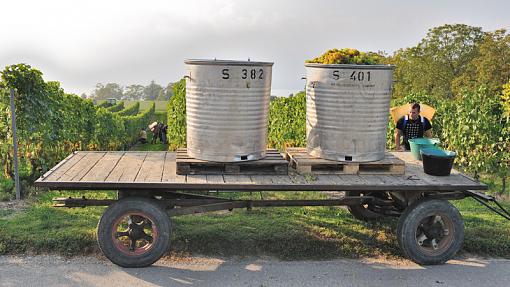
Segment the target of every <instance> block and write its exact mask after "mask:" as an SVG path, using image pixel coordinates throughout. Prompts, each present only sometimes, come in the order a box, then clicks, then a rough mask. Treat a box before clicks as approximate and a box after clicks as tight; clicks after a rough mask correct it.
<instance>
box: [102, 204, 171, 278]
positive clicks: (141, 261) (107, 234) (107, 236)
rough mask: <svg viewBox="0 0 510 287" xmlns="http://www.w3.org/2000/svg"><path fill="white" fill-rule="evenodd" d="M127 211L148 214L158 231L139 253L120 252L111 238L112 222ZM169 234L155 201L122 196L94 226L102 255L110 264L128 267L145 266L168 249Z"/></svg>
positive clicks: (167, 219) (166, 222)
mask: <svg viewBox="0 0 510 287" xmlns="http://www.w3.org/2000/svg"><path fill="white" fill-rule="evenodd" d="M131 212H139V213H144V214H146V215H148V216H150V217H151V218H152V219H153V220H151V221H152V222H153V224H155V225H156V226H155V227H156V228H157V230H158V236H157V237H156V239H154V242H153V243H152V244H153V247H152V248H151V249H150V250H148V251H146V252H145V253H143V254H141V255H127V254H124V253H123V252H122V251H121V250H119V249H118V248H117V246H116V245H115V243H114V241H113V239H112V237H111V234H112V233H111V232H112V229H113V228H114V225H115V222H116V221H117V220H118V219H119V218H121V217H123V216H125V215H126V214H127V213H131ZM170 234H171V222H170V218H169V217H168V215H167V214H166V212H165V210H164V209H163V208H162V207H161V206H159V205H158V204H157V202H156V201H155V200H151V199H148V198H141V197H126V198H123V199H121V200H119V201H117V202H115V203H114V204H112V205H110V206H109V207H108V208H107V209H106V210H105V211H104V213H103V215H102V216H101V218H100V220H99V223H98V226H97V241H98V244H99V248H100V249H101V251H102V252H103V254H104V255H105V256H106V257H107V258H108V259H110V261H112V262H113V263H115V264H117V265H119V266H122V267H128V268H134V267H147V266H150V265H151V264H153V263H154V262H156V261H157V260H158V259H159V258H161V256H163V255H164V254H165V253H166V252H168V250H169V248H170Z"/></svg>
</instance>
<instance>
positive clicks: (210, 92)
mask: <svg viewBox="0 0 510 287" xmlns="http://www.w3.org/2000/svg"><path fill="white" fill-rule="evenodd" d="M184 62H185V64H186V123H187V150H188V155H189V156H190V157H192V158H197V159H202V160H208V161H219V162H236V161H246V160H257V159H261V158H263V157H265V153H266V145H267V125H268V113H269V100H270V95H271V72H272V66H273V63H270V62H251V61H226V60H186V61H184Z"/></svg>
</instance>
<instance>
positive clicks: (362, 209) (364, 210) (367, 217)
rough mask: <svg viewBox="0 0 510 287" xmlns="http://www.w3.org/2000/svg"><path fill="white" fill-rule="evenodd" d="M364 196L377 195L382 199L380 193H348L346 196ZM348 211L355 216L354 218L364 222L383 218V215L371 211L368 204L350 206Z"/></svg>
mask: <svg viewBox="0 0 510 287" xmlns="http://www.w3.org/2000/svg"><path fill="white" fill-rule="evenodd" d="M363 195H375V196H378V197H381V194H380V193H374V194H372V193H370V192H369V193H364V192H361V191H346V192H345V196H363ZM347 209H348V210H349V212H350V213H351V214H352V216H354V218H356V219H359V220H363V221H372V220H376V219H379V218H382V217H383V215H382V214H380V213H377V212H374V211H372V210H370V209H369V206H368V204H357V205H348V206H347Z"/></svg>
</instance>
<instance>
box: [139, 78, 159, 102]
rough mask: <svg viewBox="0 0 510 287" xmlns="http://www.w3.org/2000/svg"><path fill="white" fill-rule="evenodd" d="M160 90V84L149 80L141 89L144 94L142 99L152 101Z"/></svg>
mask: <svg viewBox="0 0 510 287" xmlns="http://www.w3.org/2000/svg"><path fill="white" fill-rule="evenodd" d="M161 90H163V87H162V86H160V85H158V84H156V83H155V82H154V81H151V83H150V84H149V85H148V86H146V87H145V88H144V90H143V93H144V95H145V97H144V99H145V100H151V101H154V100H155V99H156V98H157V97H158V96H159V92H160V91H161Z"/></svg>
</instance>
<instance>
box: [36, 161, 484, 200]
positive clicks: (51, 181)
mask: <svg viewBox="0 0 510 287" xmlns="http://www.w3.org/2000/svg"><path fill="white" fill-rule="evenodd" d="M392 154H393V155H394V156H395V157H397V158H400V159H402V160H403V161H405V163H406V165H405V166H406V170H405V174H404V175H384V174H382V175H381V174H379V175H370V174H360V175H357V174H354V175H343V174H340V175H336V174H332V175H322V174H321V175H301V174H298V173H296V172H294V171H293V170H292V169H291V170H290V171H289V175H178V174H176V163H175V158H176V156H175V153H173V152H139V151H137V152H130V151H119V152H75V153H74V154H72V155H71V156H69V157H67V158H66V159H65V160H63V161H62V162H61V163H59V164H58V165H57V166H55V167H54V168H53V169H51V170H50V171H49V172H47V173H46V174H45V175H44V176H42V177H41V178H39V179H38V180H37V181H36V183H35V184H36V186H39V187H48V188H50V189H81V190H87V189H91V190H92V189H111V190H119V189H145V190H152V189H160V190H222V191H229V190H230V191H241V190H242V191H254V190H268V191H269V190H270V191H299V190H302V191H348V190H373V191H377V190H379V191H398V190H402V191H410V190H414V191H459V190H485V189H487V186H486V185H484V184H481V183H479V182H476V181H474V180H472V179H470V178H469V177H466V176H465V175H463V174H461V173H459V172H457V171H455V170H454V171H452V175H451V176H443V177H440V176H431V175H427V174H425V173H424V172H423V168H422V165H421V162H420V161H416V160H414V159H413V158H412V156H411V154H410V153H408V152H394V153H392Z"/></svg>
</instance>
